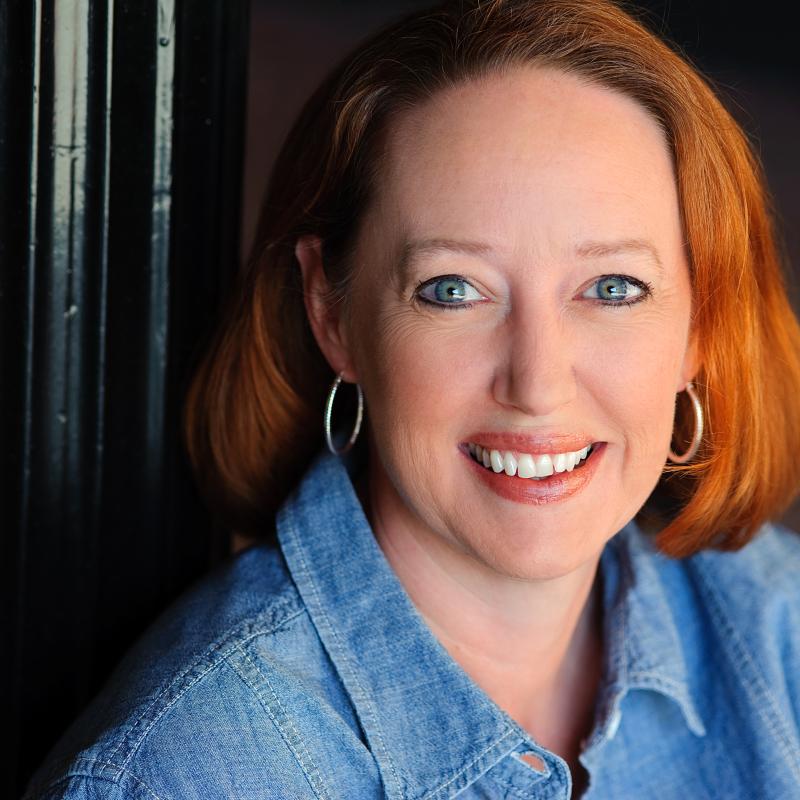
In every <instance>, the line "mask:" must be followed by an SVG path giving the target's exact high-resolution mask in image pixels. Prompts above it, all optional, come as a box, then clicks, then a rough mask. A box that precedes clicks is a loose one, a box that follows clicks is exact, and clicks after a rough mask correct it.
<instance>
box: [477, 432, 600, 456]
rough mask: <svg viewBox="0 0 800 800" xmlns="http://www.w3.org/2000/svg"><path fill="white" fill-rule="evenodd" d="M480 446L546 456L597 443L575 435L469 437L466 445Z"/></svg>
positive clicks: (581, 435) (488, 435) (483, 434)
mask: <svg viewBox="0 0 800 800" xmlns="http://www.w3.org/2000/svg"><path fill="white" fill-rule="evenodd" d="M470 442H472V443H473V444H479V445H480V446H481V447H485V448H488V449H489V450H512V451H516V452H518V453H528V454H530V455H532V456H534V455H545V454H546V453H549V454H554V453H572V452H575V451H577V450H582V449H583V448H584V447H589V446H590V445H592V444H594V443H595V442H596V440H595V439H592V438H591V437H590V436H585V435H583V434H574V433H542V434H539V435H532V434H523V433H491V432H480V433H474V434H471V435H470V436H468V437H467V439H466V440H465V444H469V443H470Z"/></svg>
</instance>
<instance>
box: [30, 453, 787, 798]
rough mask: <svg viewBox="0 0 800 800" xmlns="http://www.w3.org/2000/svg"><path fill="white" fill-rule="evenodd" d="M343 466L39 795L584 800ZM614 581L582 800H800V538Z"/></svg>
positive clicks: (639, 549)
mask: <svg viewBox="0 0 800 800" xmlns="http://www.w3.org/2000/svg"><path fill="white" fill-rule="evenodd" d="M350 468H352V465H350ZM347 469H348V468H347V467H346V465H345V464H344V463H343V462H341V461H339V460H338V459H336V458H335V457H333V456H330V455H328V454H327V453H324V454H322V455H320V456H319V457H318V458H317V459H316V460H315V462H314V463H313V464H312V465H311V467H310V469H309V471H308V472H307V474H306V476H305V478H304V480H303V482H302V483H301V485H300V486H299V487H298V489H297V491H296V492H295V494H294V495H293V496H292V497H291V498H290V499H289V500H288V501H287V503H286V504H285V505H284V507H283V509H282V510H281V512H280V514H279V517H278V523H277V525H278V539H279V543H280V550H278V549H275V548H270V547H267V546H266V545H259V546H253V547H251V548H249V549H248V550H246V551H244V552H242V553H239V554H238V555H236V556H235V557H232V558H230V559H229V560H228V561H227V562H226V563H225V564H223V565H221V566H220V567H218V568H217V569H216V570H215V571H214V572H213V573H211V574H210V575H209V576H207V577H205V578H204V579H203V580H202V581H200V582H199V583H198V584H197V585H195V586H194V587H193V588H192V589H190V590H189V591H188V592H187V593H186V594H185V595H183V596H182V598H181V599H180V600H179V601H177V603H176V604H174V605H173V606H172V607H171V608H170V609H169V610H168V611H167V612H165V613H164V614H163V615H162V617H161V618H160V619H159V620H158V621H157V622H156V623H155V624H154V625H153V626H152V627H151V628H150V629H149V631H148V632H147V633H146V634H145V635H144V637H143V638H142V639H140V641H139V642H138V643H137V644H136V645H135V647H134V648H133V649H132V650H131V651H130V652H129V653H128V654H127V655H126V657H125V658H124V659H123V661H122V662H121V663H120V665H119V666H118V667H117V669H116V671H115V673H114V675H113V676H112V677H111V679H110V680H109V682H108V683H107V684H106V686H105V687H104V688H103V690H102V691H101V693H100V694H99V696H98V697H96V698H95V700H94V701H93V702H92V703H91V704H90V706H89V707H88V708H87V709H86V711H85V712H84V713H83V715H82V716H81V717H79V718H78V719H77V720H76V721H75V723H74V724H73V725H72V727H71V728H70V729H69V730H68V731H67V733H66V734H65V735H64V737H63V738H62V740H61V741H60V742H59V743H58V745H57V746H56V747H55V748H54V749H53V751H52V752H51V753H50V755H49V757H48V759H47V760H46V761H45V764H43V765H42V767H40V769H39V770H38V771H37V774H36V775H35V776H34V778H33V779H32V781H31V784H30V785H29V789H28V793H27V794H26V795H25V797H26V798H27V799H30V798H74V799H75V800H78V799H79V798H80V800H87V799H88V798H109V799H111V798H113V799H114V800H122V798H137V799H138V800H173V799H174V798H182V799H183V800H189V798H198V800H199V799H200V798H202V800H212V799H214V798H264V799H265V800H266V799H267V798H269V799H272V798H296V799H297V800H303V799H305V798H318V799H319V800H324V799H328V798H329V799H330V800H333V798H338V799H342V800H344V798H346V799H347V800H360V799H361V798H364V800H366V799H367V798H383V797H388V798H392V799H393V800H395V799H396V800H400V798H404V799H405V800H411V799H412V798H414V800H421V799H422V798H425V799H426V800H434V799H436V800H445V798H454V797H458V798H463V800H478V798H482V799H485V800H489V799H490V798H491V800H495V799H498V798H537V799H540V800H545V798H548V800H549V798H568V797H569V796H570V792H571V776H570V773H569V769H568V767H567V764H566V763H565V761H564V760H562V759H561V758H560V757H558V756H557V755H555V754H554V753H552V752H550V751H548V750H547V749H545V748H543V747H541V746H540V745H539V744H537V743H536V742H535V741H534V740H533V739H532V738H531V737H530V736H529V735H528V734H527V733H526V732H525V730H523V729H522V728H521V727H520V726H519V725H518V724H517V723H516V722H514V720H512V719H511V718H510V717H509V716H508V715H507V714H506V713H505V712H504V711H502V710H501V709H500V708H499V707H498V706H497V705H496V704H495V703H494V702H493V701H492V700H491V699H490V698H489V697H488V696H487V695H486V694H485V693H484V692H483V690H481V689H480V688H479V687H478V686H477V684H475V683H474V682H473V681H472V680H471V679H470V678H469V677H468V675H467V674H466V673H465V672H464V671H463V670H462V669H461V668H460V666H459V665H458V664H457V663H456V662H455V661H454V660H453V659H452V658H451V656H450V655H449V654H448V653H447V651H446V650H445V649H444V648H443V647H442V646H441V645H440V644H439V642H438V640H437V639H436V638H435V637H434V636H433V634H432V633H431V632H430V630H429V628H428V627H427V626H426V624H425V622H424V621H423V619H422V617H421V616H420V615H419V614H418V612H417V611H416V609H415V607H414V606H413V604H412V603H411V601H410V599H409V597H408V595H407V594H406V592H405V590H404V589H403V587H402V585H401V584H400V582H399V581H398V579H397V577H396V575H395V573H394V572H393V571H392V569H391V567H390V566H389V564H388V562H387V561H386V560H385V558H384V556H383V553H382V551H381V549H380V547H379V546H378V545H377V543H376V541H375V539H374V536H373V534H372V531H371V530H370V527H369V525H368V522H367V520H366V518H365V516H364V514H363V512H362V509H361V505H360V504H359V501H358V498H357V496H356V494H355V492H354V489H353V486H352V483H351V479H350V476H349V475H348V471H347ZM600 569H601V570H602V579H603V595H604V611H605V617H604V629H605V630H604V637H605V672H604V677H603V681H602V688H601V691H600V693H599V695H598V697H597V703H596V709H595V725H594V729H593V731H592V733H591V734H590V735H589V737H588V739H587V740H586V742H585V745H584V752H583V754H582V756H581V760H582V762H583V764H584V765H585V767H586V769H587V770H588V772H589V775H590V781H591V782H590V786H589V788H588V790H587V791H586V793H585V794H584V795H583V797H585V798H587V800H649V799H650V798H655V799H656V800H744V798H747V800H754V799H756V800H757V799H758V798H770V799H771V800H782V799H783V798H787V799H788V798H800V737H799V736H798V725H799V723H800V581H798V578H799V577H800V537H798V535H797V534H795V533H793V532H790V531H787V530H785V529H782V528H779V527H777V526H766V527H765V529H764V530H763V531H762V532H761V533H760V534H759V536H758V537H757V538H756V539H755V540H753V541H752V542H751V543H750V544H749V545H748V546H747V547H745V548H744V549H743V550H741V551H739V552H736V553H720V552H711V551H709V552H703V553H700V554H698V555H696V556H694V557H692V558H688V559H684V560H673V559H668V558H665V557H663V556H661V555H659V554H658V553H657V552H656V551H655V550H654V549H653V547H652V545H651V543H650V540H649V539H648V537H647V536H646V535H645V534H644V533H643V532H642V531H641V530H640V529H639V528H638V527H637V526H636V525H635V524H633V523H631V524H629V525H628V526H626V527H625V528H624V529H623V530H621V531H620V532H619V533H618V534H617V535H616V536H615V537H613V539H612V540H611V541H610V542H609V543H608V544H607V545H606V547H605V549H604V551H603V554H602V557H601V561H600ZM525 753H534V754H536V755H537V756H539V757H540V758H541V759H542V761H543V763H544V769H542V770H537V769H535V768H534V767H532V766H530V765H529V764H528V763H527V762H526V761H524V760H522V759H521V758H520V755H522V754H525Z"/></svg>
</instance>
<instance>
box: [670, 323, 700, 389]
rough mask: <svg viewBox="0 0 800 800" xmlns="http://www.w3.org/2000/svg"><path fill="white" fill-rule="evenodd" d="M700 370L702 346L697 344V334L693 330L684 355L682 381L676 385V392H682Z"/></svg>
mask: <svg viewBox="0 0 800 800" xmlns="http://www.w3.org/2000/svg"><path fill="white" fill-rule="evenodd" d="M699 371H700V348H699V346H698V344H697V334H696V332H695V331H694V330H693V331H691V332H690V333H689V341H688V342H687V344H686V352H685V353H684V355H683V365H682V367H681V375H680V382H679V383H678V386H677V387H676V393H677V392H682V391H683V390H684V389H685V388H686V384H687V383H688V382H689V381H693V380H694V379H695V378H696V377H697V373H698V372H699Z"/></svg>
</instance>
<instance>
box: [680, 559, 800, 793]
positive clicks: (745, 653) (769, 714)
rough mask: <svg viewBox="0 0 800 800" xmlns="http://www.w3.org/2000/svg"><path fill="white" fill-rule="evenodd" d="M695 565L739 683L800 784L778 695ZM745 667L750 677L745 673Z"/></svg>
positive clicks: (798, 752) (798, 762) (796, 753)
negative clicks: (776, 695) (720, 629)
mask: <svg viewBox="0 0 800 800" xmlns="http://www.w3.org/2000/svg"><path fill="white" fill-rule="evenodd" d="M694 565H695V568H696V570H697V575H698V577H699V579H700V583H701V586H702V588H703V590H704V592H705V594H706V596H707V598H708V601H709V610H710V611H711V614H712V616H713V617H714V618H715V620H716V622H717V623H718V624H719V625H720V626H722V628H723V631H724V633H725V636H723V637H722V640H723V647H724V648H725V649H726V650H727V651H728V656H729V658H730V660H731V662H732V664H733V668H734V670H736V672H737V673H738V675H739V683H740V684H741V686H742V688H743V689H744V691H745V693H746V694H747V695H748V697H749V698H750V701H751V702H752V703H753V705H754V706H755V708H756V711H757V712H758V714H759V715H760V716H761V718H762V719H763V720H764V722H765V724H766V725H767V728H768V729H769V730H770V732H771V733H772V735H773V737H774V738H775V739H776V740H777V746H778V749H779V750H780V751H781V753H782V754H783V755H784V757H785V758H786V760H787V761H788V763H789V769H790V770H791V772H792V774H793V776H794V778H795V779H796V780H797V781H798V783H800V748H798V747H797V746H796V745H795V744H793V743H792V741H791V740H792V739H793V738H794V737H793V735H792V732H791V730H790V729H789V726H787V725H786V723H785V720H784V719H783V717H782V716H781V713H780V709H779V708H778V703H777V701H776V699H775V696H774V695H773V694H772V692H771V691H770V689H769V686H768V684H767V682H766V680H765V679H764V677H763V676H762V674H761V672H760V671H759V669H758V667H757V666H756V663H755V659H754V658H753V656H752V654H751V653H750V651H749V650H748V648H747V646H746V644H745V643H744V641H742V638H741V636H740V635H739V632H738V631H737V630H736V628H735V627H734V626H733V625H732V624H731V621H730V619H729V618H728V616H727V614H726V612H725V609H724V608H723V604H722V599H721V597H720V596H719V594H718V593H717V591H716V589H715V588H714V586H713V584H712V581H711V580H710V578H709V576H708V574H707V572H706V567H705V565H704V564H702V563H701V562H700V560H699V559H696V560H695V562H694ZM739 659H741V661H740V660H739ZM745 667H746V670H747V672H749V675H748V674H746V673H745V669H744V668H745Z"/></svg>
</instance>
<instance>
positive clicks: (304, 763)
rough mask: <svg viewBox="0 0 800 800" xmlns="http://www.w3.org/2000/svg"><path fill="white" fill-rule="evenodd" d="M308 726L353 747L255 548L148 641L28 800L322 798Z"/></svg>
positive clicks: (337, 702) (338, 705) (272, 573)
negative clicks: (306, 721) (309, 721)
mask: <svg viewBox="0 0 800 800" xmlns="http://www.w3.org/2000/svg"><path fill="white" fill-rule="evenodd" d="M304 715H305V716H306V717H308V718H311V719H313V725H315V726H320V727H321V726H325V725H327V726H328V727H329V728H330V729H332V730H335V732H336V735H337V736H338V737H339V738H340V739H347V738H348V737H349V739H350V740H354V741H355V742H357V735H356V733H355V732H354V731H355V730H357V723H356V721H355V719H354V718H353V716H352V712H350V711H349V704H348V702H347V699H346V697H345V696H344V693H343V692H342V691H341V689H340V688H339V684H338V680H337V678H336V674H335V670H334V669H333V668H332V666H331V664H330V661H329V660H328V658H327V656H326V654H325V652H324V649H323V647H322V645H321V643H320V641H319V639H318V637H317V635H316V631H315V629H314V626H313V625H312V623H311V621H310V619H309V617H308V614H307V612H306V610H305V607H304V605H303V602H302V599H301V597H300V595H299V593H298V592H297V590H296V588H295V586H294V584H293V582H292V580H291V576H290V575H289V573H288V571H287V568H286V565H285V562H284V561H283V557H282V555H281V553H280V552H279V551H277V550H274V549H272V548H268V547H266V546H258V547H254V548H250V549H248V550H246V551H244V552H243V553H240V554H239V555H238V556H236V557H234V558H231V559H229V560H228V562H226V563H225V564H224V565H222V566H220V567H219V568H217V569H216V570H215V571H214V572H213V573H211V574H210V575H208V576H206V577H205V578H203V579H202V580H201V581H200V582H198V583H197V584H196V585H195V586H193V587H192V588H191V589H190V590H189V591H187V592H186V593H185V594H184V595H182V596H181V597H180V598H179V599H178V600H177V601H176V602H175V603H174V604H173V605H172V606H171V607H170V608H169V609H167V611H165V612H164V613H163V614H162V615H161V617H159V619H158V620H157V621H156V622H155V623H154V624H153V625H152V626H151V627H150V628H149V629H148V630H147V632H146V633H145V634H144V635H143V636H142V638H141V639H140V640H139V641H138V642H137V643H136V644H135V646H134V647H133V648H132V649H131V650H130V651H129V652H128V653H127V654H126V656H125V657H124V658H123V660H122V661H121V662H120V663H119V665H118V666H117V668H116V669H115V671H114V673H113V674H112V676H111V677H110V679H109V680H108V682H107V683H106V685H105V686H104V687H103V689H102V690H101V692H100V693H99V694H98V695H97V696H96V697H95V698H94V700H93V701H92V702H91V703H90V704H89V706H88V707H87V708H86V709H85V711H84V712H83V714H82V715H81V716H80V717H79V718H78V719H77V720H76V721H75V722H74V723H73V725H72V726H71V727H70V729H69V730H68V731H67V732H66V733H65V735H64V736H63V737H62V739H61V740H60V741H59V742H58V744H57V745H56V747H55V748H54V749H53V750H52V751H51V753H50V754H49V756H48V758H47V759H46V761H45V763H44V764H43V765H42V766H41V767H40V768H39V770H37V773H36V774H35V775H34V776H33V778H32V780H31V782H30V784H29V786H28V792H27V793H26V795H25V798H26V800H33V798H43V799H44V798H47V799H48V800H51V799H52V800H55V798H75V799H76V800H77V798H90V797H91V798H93V797H98V798H101V797H102V798H109V799H111V798H139V797H142V798H150V799H151V800H152V798H161V799H162V800H166V798H177V797H181V798H188V797H203V798H215V797H220V798H222V797H232V796H256V795H258V796H260V797H265V798H271V797H275V798H278V797H297V798H303V797H316V796H317V794H316V791H315V788H314V786H315V781H316V780H317V773H318V772H319V769H320V766H319V764H318V763H317V762H318V759H315V758H312V757H311V756H310V755H309V753H308V752H307V748H306V742H305V740H304V735H303V732H302V731H301V730H300V729H298V725H299V726H300V728H302V720H303V716H304ZM298 720H300V722H298Z"/></svg>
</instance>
